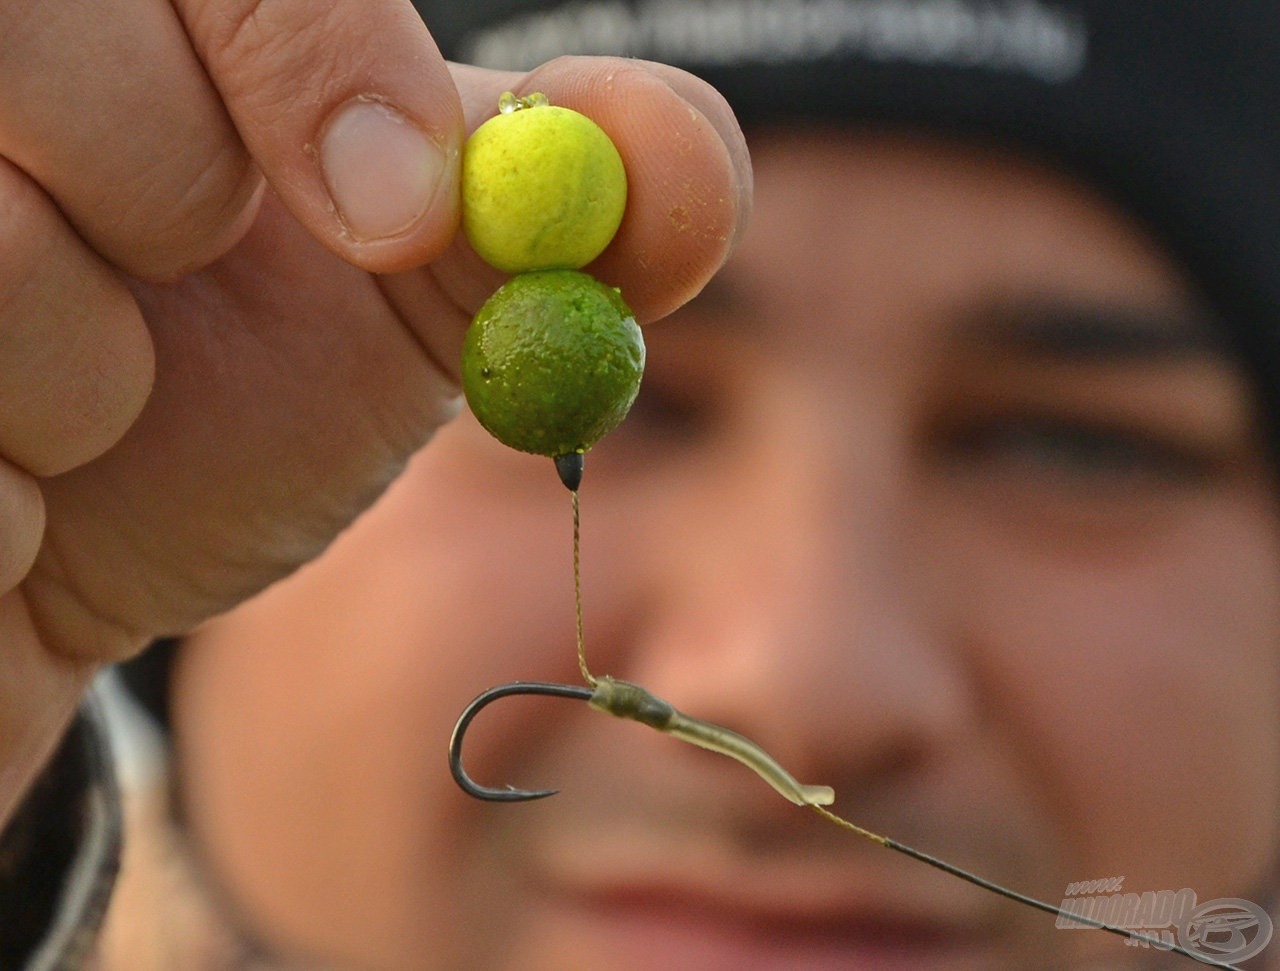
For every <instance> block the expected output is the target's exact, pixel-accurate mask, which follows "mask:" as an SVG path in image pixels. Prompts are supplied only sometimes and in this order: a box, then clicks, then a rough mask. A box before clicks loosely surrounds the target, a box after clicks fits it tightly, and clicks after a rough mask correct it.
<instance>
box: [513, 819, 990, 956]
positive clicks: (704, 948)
mask: <svg viewBox="0 0 1280 971" xmlns="http://www.w3.org/2000/svg"><path fill="white" fill-rule="evenodd" d="M601 838H602V842H591V841H584V842H578V841H577V840H575V841H574V845H573V846H569V845H567V844H566V845H564V846H563V847H561V848H560V849H557V848H556V847H555V845H554V844H551V845H550V846H548V845H545V844H544V845H543V846H541V847H538V848H536V849H533V850H532V852H533V853H534V854H535V857H536V862H535V864H534V868H535V872H536V874H537V876H536V882H537V883H538V884H539V892H538V894H537V895H536V896H537V899H538V900H539V903H538V904H537V905H536V911H537V912H536V916H534V917H533V918H532V920H531V921H530V926H531V927H535V928H537V931H536V933H537V935H538V937H539V939H540V940H545V941H548V942H550V941H552V940H555V941H558V942H564V941H566V940H572V941H579V942H590V944H589V945H588V946H589V949H590V952H591V953H592V954H593V955H594V956H595V958H596V959H597V960H598V961H600V963H598V964H591V963H590V962H584V964H583V965H582V966H583V967H588V966H594V967H609V968H610V969H611V971H625V969H632V968H634V969H637V971H638V969H641V968H645V969H647V968H659V967H660V968H669V969H684V968H689V969H699V971H719V969H725V971H728V969H761V971H768V969H774V968H777V969H788V971H791V969H794V971H828V969H830V971H835V969H840V971H862V969H876V971H897V969H919V971H931V969H934V968H937V969H939V971H941V969H944V968H945V969H948V971H954V969H965V968H974V969H977V968H990V967H992V961H991V957H992V950H991V949H992V940H993V934H992V931H993V926H994V924H993V921H992V916H991V913H990V912H989V910H988V909H987V906H986V902H985V901H977V902H975V901H976V898H975V895H974V894H973V893H972V892H971V888H964V887H959V888H955V887H952V886H951V885H950V882H949V881H946V880H940V879H934V877H936V876H937V875H934V874H927V873H926V874H923V875H922V877H921V876H920V875H911V874H909V873H908V875H907V876H906V877H905V878H904V877H903V875H902V872H898V873H894V872H892V871H893V870H894V867H893V866H885V865H883V862H882V861H880V860H875V861H874V862H871V863H870V865H867V864H866V862H865V860H864V861H863V862H858V859H857V858H858V857H859V856H861V857H863V858H865V857H867V856H868V854H876V853H878V852H879V851H877V850H875V849H874V848H871V847H862V848H859V849H858V850H857V851H855V852H854V853H852V854H842V857H843V858H842V859H841V861H840V864H839V865H833V862H832V860H831V859H830V858H826V859H813V858H806V860H808V862H806V861H805V860H798V859H795V858H793V857H788V856H785V855H783V856H779V857H776V858H771V857H765V858H763V859H760V858H752V859H750V860H748V859H747V858H745V857H742V856H740V855H737V854H736V853H735V852H734V851H733V850H732V849H731V848H729V847H716V846H714V845H712V846H708V845H707V844H706V842H705V841H703V842H702V843H698V844H695V843H693V842H691V843H690V845H688V846H679V845H677V844H676V843H675V842H673V841H669V840H668V839H667V837H665V836H658V837H655V838H654V839H652V840H644V839H636V838H634V837H632V838H628V839H625V840H624V839H621V838H620V837H619V836H618V834H617V832H616V831H615V832H614V833H613V834H612V836H611V837H609V836H605V834H601ZM850 857H852V858H853V862H852V864H850ZM904 862H905V861H904ZM908 865H909V864H908ZM898 869H899V871H900V870H901V868H900V867H899V868H898ZM913 876H914V877H915V878H913ZM560 946H562V944H561V945H554V944H548V945H547V947H550V948H551V950H553V951H557V952H559V947H560ZM539 947H540V945H535V946H534V947H533V948H532V951H533V952H534V953H537V952H538V949H539ZM605 955H607V958H606V957H605ZM557 960H560V961H562V962H563V961H564V960H565V958H564V957H563V956H561V957H559V958H558V959H557Z"/></svg>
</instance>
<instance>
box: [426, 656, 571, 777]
mask: <svg viewBox="0 0 1280 971" xmlns="http://www.w3.org/2000/svg"><path fill="white" fill-rule="evenodd" d="M592 694H593V690H592V689H591V688H588V687H585V686H582V685H576V684H556V683H554V682H549V681H511V682H509V683H507V684H500V685H498V686H496V687H493V688H490V689H489V690H488V691H483V692H481V693H480V694H478V695H477V696H476V697H475V698H474V699H472V701H471V703H470V704H469V705H467V707H466V708H464V709H463V710H462V714H461V715H459V716H458V722H457V724H456V725H454V726H453V737H452V738H450V739H449V771H450V772H452V773H453V780H454V781H455V782H456V783H458V786H459V787H460V788H461V789H462V791H463V792H465V793H466V794H467V795H469V796H472V797H474V798H476V799H484V800H486V801H488V802H527V801H529V800H530V799H543V798H545V797H547V796H554V795H555V794H556V793H557V792H558V791H559V790H558V789H516V788H514V787H512V786H504V787H503V788H501V789H495V788H491V787H490V786H482V785H480V784H479V783H477V782H475V781H474V780H473V779H472V778H471V777H470V776H469V775H467V770H466V769H464V768H463V767H462V739H463V736H464V735H465V734H466V731H467V726H469V725H470V724H471V721H472V719H473V718H475V717H476V715H478V714H479V713H480V710H481V709H482V708H485V707H486V706H488V705H490V704H492V703H493V702H495V701H497V700H498V699H499V698H506V697H507V696H509V695H546V696H548V697H552V698H577V699H578V700H580V701H590V700H591V696H592Z"/></svg>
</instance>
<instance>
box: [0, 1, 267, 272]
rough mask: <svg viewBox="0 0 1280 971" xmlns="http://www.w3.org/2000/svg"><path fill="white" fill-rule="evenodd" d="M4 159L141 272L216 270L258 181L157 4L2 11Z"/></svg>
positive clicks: (25, 5) (178, 28)
mask: <svg viewBox="0 0 1280 971" xmlns="http://www.w3.org/2000/svg"><path fill="white" fill-rule="evenodd" d="M0 91H3V92H4V96H3V97H2V98H0V155H3V156H5V157H7V158H9V159H11V160H12V161H14V162H15V163H16V164H17V165H19V166H20V167H22V168H23V169H25V170H26V171H27V172H28V173H30V175H31V176H32V177H33V178H34V179H35V180H36V181H37V182H38V183H39V184H40V185H42V186H43V187H44V188H45V190H46V191H47V192H48V193H49V194H50V195H51V196H52V197H53V198H54V199H55V200H56V201H57V203H58V205H59V207H60V208H61V209H62V210H63V212H64V213H65V214H66V216H67V218H68V219H69V220H70V221H71V222H72V223H73V224H74V225H75V227H76V228H77V229H78V230H79V231H80V233H81V235H83V236H84V238H85V239H86V240H87V241H88V242H89V243H90V244H91V245H92V246H93V247H94V248H95V249H97V250H98V252H100V253H102V254H103V255H104V256H106V257H107V258H108V259H109V260H111V261H112V262H113V263H115V264H116V265H118V266H120V267H121V268H123V269H125V270H127V271H128V272H130V273H133V274H135V275H138V276H142V277H147V278H165V277H171V276H175V275H177V274H179V273H181V272H183V271H184V270H186V269H188V268H191V267H194V266H197V265H202V264H204V263H207V262H209V261H210V260H212V259H213V258H215V257H216V256H217V255H219V254H220V253H222V252H223V251H225V250H226V249H227V248H228V247H230V246H231V245H232V244H233V243H234V242H235V240H236V239H237V238H239V236H240V235H242V234H243V233H244V231H245V230H246V229H247V228H248V225H249V222H250V221H251V218H252V214H253V207H254V203H255V199H256V194H257V192H258V189H259V186H260V183H261V177H260V175H259V174H258V172H257V170H256V169H255V168H254V166H253V163H252V161H251V160H250V158H249V156H248V155H247V153H246V152H245V151H244V149H243V148H242V146H241V145H240V143H239V140H238V138H237V136H236V134H235V131H234V129H233V127H232V125H231V122H230V119H229V118H228V117H227V116H226V114H225V112H224V111H223V110H222V108H221V106H220V105H219V103H218V100H217V98H216V95H215V93H214V91H213V89H212V86H211V85H210V84H209V81H208V79H207V77H206V76H205V73H204V70H203V68H202V67H201V66H200V63H199V61H198V60H197V59H196V57H195V54H194V53H193V52H192V50H191V48H190V45H189V44H188V43H187V40H186V36H185V34H184V32H183V30H182V25H181V24H180V23H179V21H178V20H177V18H176V17H175V16H174V14H173V11H172V9H171V8H170V6H169V5H168V4H167V3H165V2H162V0H140V2H126V0H79V2H66V3H58V4H49V3H34V2H29V0H28V2H16V3H4V4H0Z"/></svg>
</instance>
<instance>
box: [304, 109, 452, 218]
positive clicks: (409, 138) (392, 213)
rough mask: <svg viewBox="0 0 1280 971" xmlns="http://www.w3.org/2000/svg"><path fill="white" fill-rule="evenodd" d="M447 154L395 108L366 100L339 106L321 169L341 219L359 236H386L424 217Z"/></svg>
mask: <svg viewBox="0 0 1280 971" xmlns="http://www.w3.org/2000/svg"><path fill="white" fill-rule="evenodd" d="M444 164H445V159H444V153H443V152H442V151H441V149H440V146H438V145H437V144H436V143H435V142H434V141H433V140H432V139H431V138H430V136H428V135H427V133H426V132H424V131H423V130H422V129H421V128H419V127H418V126H417V125H415V124H414V123H413V122H411V121H410V120H409V119H408V118H406V117H405V116H404V115H402V114H401V113H400V112H399V111H397V110H396V109H395V108H392V107H391V106H390V105H387V104H384V103H383V102H380V101H374V100H371V99H367V98H363V99H359V100H356V101H352V102H349V103H348V104H346V105H344V106H343V107H341V108H339V109H338V110H337V112H335V114H334V115H333V117H332V119H331V120H330V121H329V124H328V126H327V127H326V128H325V131H324V135H323V137H322V139H321V142H320V168H321V171H322V173H323V175H324V181H325V184H326V185H327V186H328V189H329V196H330V198H332V199H333V204H334V207H335V208H336V209H337V212H338V218H339V219H341V220H342V224H343V225H344V226H345V227H346V229H347V231H348V232H349V233H350V234H351V235H352V236H353V237H355V238H356V239H357V240H374V239H385V238H387V237H389V236H397V235H399V234H400V233H403V232H405V231H406V230H407V229H409V228H410V227H411V226H413V224H414V223H415V222H417V221H418V220H419V219H421V218H422V216H423V214H424V213H425V212H426V211H427V207H428V206H430V205H431V200H432V198H433V197H434V196H435V192H436V185H437V183H438V182H439V181H440V176H441V174H442V173H443V171H444Z"/></svg>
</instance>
